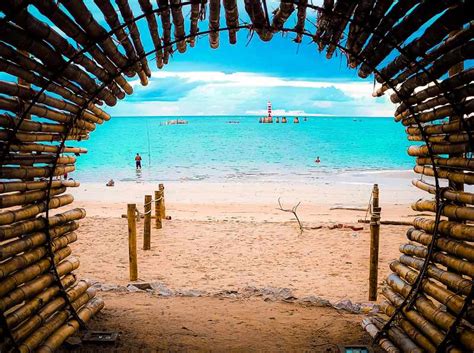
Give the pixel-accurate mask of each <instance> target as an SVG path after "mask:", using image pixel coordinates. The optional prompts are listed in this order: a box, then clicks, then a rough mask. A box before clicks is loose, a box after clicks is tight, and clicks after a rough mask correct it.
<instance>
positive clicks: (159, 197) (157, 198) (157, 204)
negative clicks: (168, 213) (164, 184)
mask: <svg viewBox="0 0 474 353" xmlns="http://www.w3.org/2000/svg"><path fill="white" fill-rule="evenodd" d="M162 196H163V191H155V228H156V229H161V228H163V226H162V224H161V213H160V207H161V204H160V202H161V200H162Z"/></svg>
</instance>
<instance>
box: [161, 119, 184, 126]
mask: <svg viewBox="0 0 474 353" xmlns="http://www.w3.org/2000/svg"><path fill="white" fill-rule="evenodd" d="M187 124H188V121H187V120H182V119H173V120H168V121H165V122H163V123H161V124H160V125H187Z"/></svg>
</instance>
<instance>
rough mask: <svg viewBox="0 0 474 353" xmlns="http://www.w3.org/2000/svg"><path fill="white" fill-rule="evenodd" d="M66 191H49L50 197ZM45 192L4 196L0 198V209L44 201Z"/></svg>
mask: <svg viewBox="0 0 474 353" xmlns="http://www.w3.org/2000/svg"><path fill="white" fill-rule="evenodd" d="M65 191H66V188H65V187H61V188H58V189H51V190H50V196H56V195H59V194H62V193H63V192H65ZM46 195H47V191H30V192H25V193H20V194H13V195H5V196H3V195H2V196H1V197H0V208H7V207H12V206H18V205H28V204H31V203H34V202H37V201H43V200H45V199H46Z"/></svg>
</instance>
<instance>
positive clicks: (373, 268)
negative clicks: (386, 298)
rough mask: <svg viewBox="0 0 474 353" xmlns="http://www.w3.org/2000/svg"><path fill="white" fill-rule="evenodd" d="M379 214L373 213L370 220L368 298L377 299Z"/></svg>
mask: <svg viewBox="0 0 474 353" xmlns="http://www.w3.org/2000/svg"><path fill="white" fill-rule="evenodd" d="M379 241H380V215H378V214H373V215H372V217H371V220H370V262H369V266H370V268H369V300H370V301H375V300H377V284H378V268H379Z"/></svg>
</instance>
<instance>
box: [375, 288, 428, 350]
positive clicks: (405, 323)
mask: <svg viewBox="0 0 474 353" xmlns="http://www.w3.org/2000/svg"><path fill="white" fill-rule="evenodd" d="M383 294H384V296H388V294H387V293H383ZM380 307H381V309H382V311H384V312H385V314H387V315H388V316H393V315H394V314H395V311H396V308H395V306H393V305H392V303H391V302H390V301H387V300H384V301H383V302H382V304H381V305H380ZM404 314H405V316H407V317H408V316H411V317H412V320H413V316H415V315H416V312H415V311H408V312H404ZM417 316H418V315H417ZM398 324H399V325H400V328H401V329H402V330H403V331H405V333H406V334H407V335H408V336H409V337H410V338H411V339H412V340H413V341H414V342H416V343H417V344H418V345H419V346H420V347H421V348H423V349H424V350H425V351H426V352H429V353H436V347H435V346H434V345H433V344H432V343H431V342H430V340H429V339H428V338H427V337H426V336H425V335H424V334H423V333H422V332H420V331H419V330H418V329H417V328H416V327H415V326H414V325H412V324H411V322H410V320H406V319H404V318H403V317H401V318H400V319H399V320H398ZM423 324H424V325H426V324H425V323H424V322H423Z"/></svg>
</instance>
